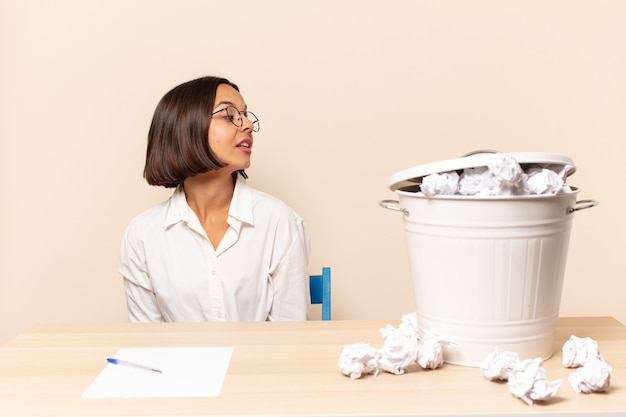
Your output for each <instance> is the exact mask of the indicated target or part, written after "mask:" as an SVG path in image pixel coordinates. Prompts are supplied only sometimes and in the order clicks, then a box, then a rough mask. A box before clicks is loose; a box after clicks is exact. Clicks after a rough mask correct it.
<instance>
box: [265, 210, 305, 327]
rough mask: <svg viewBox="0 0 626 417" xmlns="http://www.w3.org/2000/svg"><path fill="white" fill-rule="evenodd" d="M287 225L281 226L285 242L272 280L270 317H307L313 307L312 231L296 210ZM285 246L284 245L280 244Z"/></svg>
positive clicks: (280, 229) (280, 318)
mask: <svg viewBox="0 0 626 417" xmlns="http://www.w3.org/2000/svg"><path fill="white" fill-rule="evenodd" d="M285 223H286V226H287V227H280V228H279V229H278V233H279V236H277V240H281V241H283V242H285V243H287V245H285V246H284V247H283V248H282V250H283V253H277V254H276V256H277V257H278V258H279V261H278V263H277V267H276V268H275V269H274V271H273V273H272V276H271V280H272V288H273V291H274V298H273V302H272V308H271V309H270V313H269V317H268V319H269V320H272V321H278V320H307V319H308V318H309V312H310V308H311V295H310V291H309V272H308V269H309V247H310V245H309V242H310V238H309V233H308V230H307V228H306V225H305V223H304V221H303V220H302V218H301V217H300V216H298V215H297V214H296V213H295V212H294V213H293V219H289V221H288V222H285ZM281 246H282V245H281Z"/></svg>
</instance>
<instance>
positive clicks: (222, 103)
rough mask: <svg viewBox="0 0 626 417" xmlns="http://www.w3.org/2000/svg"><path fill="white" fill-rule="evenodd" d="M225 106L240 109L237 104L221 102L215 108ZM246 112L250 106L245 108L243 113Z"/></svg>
mask: <svg viewBox="0 0 626 417" xmlns="http://www.w3.org/2000/svg"><path fill="white" fill-rule="evenodd" d="M223 105H226V106H233V107H234V108H236V109H239V107H237V105H236V104H235V103H233V102H232V101H220V102H219V103H217V104H215V107H219V106H223ZM246 110H248V106H245V107H244V108H243V111H246Z"/></svg>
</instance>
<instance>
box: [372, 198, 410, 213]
mask: <svg viewBox="0 0 626 417" xmlns="http://www.w3.org/2000/svg"><path fill="white" fill-rule="evenodd" d="M378 205H379V206H381V207H382V208H384V209H387V210H393V211H400V212H402V213H404V214H405V215H407V216H408V215H409V210H408V209H406V208H402V207H398V205H400V202H399V201H398V200H381V201H379V202H378Z"/></svg>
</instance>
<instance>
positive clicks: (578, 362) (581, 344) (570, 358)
mask: <svg viewBox="0 0 626 417" xmlns="http://www.w3.org/2000/svg"><path fill="white" fill-rule="evenodd" d="M562 351H563V362H562V363H563V366H564V367H566V368H577V367H579V366H583V364H584V363H585V361H586V360H587V359H589V358H600V359H602V355H600V349H599V348H598V342H596V341H595V340H593V339H591V338H589V337H578V336H575V335H571V336H570V338H569V339H568V340H567V342H565V344H563V349H562Z"/></svg>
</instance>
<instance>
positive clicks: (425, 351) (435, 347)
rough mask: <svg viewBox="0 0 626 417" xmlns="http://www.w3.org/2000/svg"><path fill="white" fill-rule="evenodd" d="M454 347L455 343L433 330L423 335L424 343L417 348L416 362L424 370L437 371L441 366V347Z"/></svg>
mask: <svg viewBox="0 0 626 417" xmlns="http://www.w3.org/2000/svg"><path fill="white" fill-rule="evenodd" d="M444 344H447V345H450V346H452V347H456V343H455V342H454V341H453V340H451V339H448V338H446V337H443V336H441V335H440V334H439V333H437V331H435V330H429V331H428V332H426V334H425V335H424V342H423V343H422V344H421V345H420V346H419V347H418V350H417V358H416V362H417V363H418V364H419V365H420V366H421V367H422V368H424V369H437V368H439V367H440V366H441V365H443V345H444Z"/></svg>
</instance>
